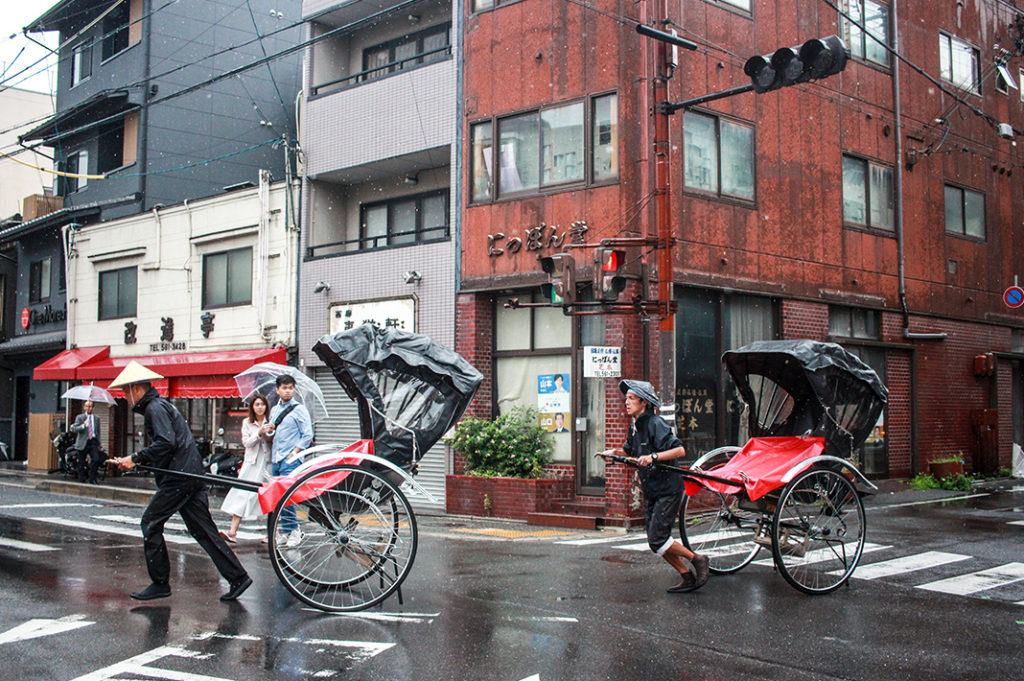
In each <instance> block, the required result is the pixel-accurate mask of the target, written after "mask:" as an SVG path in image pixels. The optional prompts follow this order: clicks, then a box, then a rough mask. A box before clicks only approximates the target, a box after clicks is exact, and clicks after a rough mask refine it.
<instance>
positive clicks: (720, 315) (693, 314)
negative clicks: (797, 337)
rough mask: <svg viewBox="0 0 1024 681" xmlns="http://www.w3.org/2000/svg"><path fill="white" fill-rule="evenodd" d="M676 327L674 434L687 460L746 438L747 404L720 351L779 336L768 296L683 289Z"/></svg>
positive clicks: (775, 307)
mask: <svg viewBox="0 0 1024 681" xmlns="http://www.w3.org/2000/svg"><path fill="white" fill-rule="evenodd" d="M676 299H677V301H678V303H679V311H678V313H677V322H676V328H677V329H678V331H677V332H676V406H677V410H676V432H677V433H678V434H679V437H680V439H681V440H682V441H683V445H684V446H685V447H686V452H687V458H690V459H693V458H697V457H698V456H700V455H701V454H703V453H705V452H707V451H710V450H711V449H714V448H715V447H717V446H721V445H743V444H744V443H745V442H746V441H747V439H748V437H749V431H748V428H747V418H746V412H745V405H744V403H743V401H742V400H741V399H740V396H739V393H738V392H737V390H736V388H735V385H734V384H733V382H732V379H731V378H730V377H729V375H728V373H727V372H726V370H725V367H724V365H723V364H722V361H721V357H722V353H724V352H725V351H726V350H733V349H736V348H739V347H742V346H744V345H746V344H748V343H752V342H754V341H756V340H772V339H774V338H775V337H776V335H777V328H778V303H777V302H776V301H775V300H774V299H772V298H762V297H759V296H746V295H728V294H724V293H719V292H717V291H704V290H699V289H685V290H682V291H681V292H679V293H678V294H677V296H676Z"/></svg>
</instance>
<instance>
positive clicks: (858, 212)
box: [843, 156, 895, 230]
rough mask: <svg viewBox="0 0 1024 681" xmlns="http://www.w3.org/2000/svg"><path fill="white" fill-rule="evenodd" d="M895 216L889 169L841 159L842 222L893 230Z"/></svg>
mask: <svg viewBox="0 0 1024 681" xmlns="http://www.w3.org/2000/svg"><path fill="white" fill-rule="evenodd" d="M894 215H895V203H894V200H893V172H892V168H889V167H887V166H882V165H878V164H876V163H871V162H870V161H866V160H864V159H862V158H855V157H853V156H843V221H844V222H848V223H852V224H855V225H862V226H864V227H875V228H878V229H885V230H892V229H893V228H894Z"/></svg>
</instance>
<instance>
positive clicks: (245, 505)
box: [220, 417, 270, 520]
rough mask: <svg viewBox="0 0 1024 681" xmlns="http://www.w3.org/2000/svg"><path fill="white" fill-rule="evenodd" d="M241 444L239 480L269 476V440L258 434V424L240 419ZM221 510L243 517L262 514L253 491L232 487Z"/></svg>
mask: <svg viewBox="0 0 1024 681" xmlns="http://www.w3.org/2000/svg"><path fill="white" fill-rule="evenodd" d="M242 445H243V446H244V447H245V459H244V461H243V462H242V468H241V470H239V471H238V479H239V480H250V481H253V482H263V481H265V480H268V479H269V478H270V475H269V468H270V442H269V441H268V440H266V439H264V438H263V437H262V436H260V426H259V424H256V423H252V422H251V421H249V417H246V418H245V419H243V420H242ZM220 508H221V510H222V511H227V512H228V513H230V514H231V515H237V516H241V517H242V518H245V519H247V520H248V519H251V518H256V517H259V516H260V515H261V514H262V510H261V509H260V500H259V497H257V496H256V493H255V492H247V491H245V490H242V489H235V488H232V489H231V490H230V491H228V493H227V495H226V496H225V497H224V503H223V504H221V507H220Z"/></svg>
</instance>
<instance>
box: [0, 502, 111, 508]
mask: <svg viewBox="0 0 1024 681" xmlns="http://www.w3.org/2000/svg"><path fill="white" fill-rule="evenodd" d="M102 506H103V504H79V503H71V502H69V503H58V502H53V503H49V504H2V505H0V508H99V507H102Z"/></svg>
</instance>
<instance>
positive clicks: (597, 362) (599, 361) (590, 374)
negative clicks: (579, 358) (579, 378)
mask: <svg viewBox="0 0 1024 681" xmlns="http://www.w3.org/2000/svg"><path fill="white" fill-rule="evenodd" d="M621 375H622V348H610V347H602V346H599V345H584V346H583V377H584V378H614V377H617V376H621Z"/></svg>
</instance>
